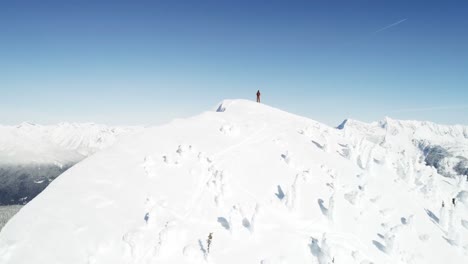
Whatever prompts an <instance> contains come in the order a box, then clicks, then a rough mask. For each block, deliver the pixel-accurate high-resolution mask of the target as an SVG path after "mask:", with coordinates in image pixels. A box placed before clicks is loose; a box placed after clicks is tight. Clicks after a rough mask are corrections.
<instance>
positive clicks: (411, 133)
mask: <svg viewBox="0 0 468 264" xmlns="http://www.w3.org/2000/svg"><path fill="white" fill-rule="evenodd" d="M215 110H217V111H209V112H205V113H202V114H200V115H198V116H195V117H192V118H189V119H183V120H182V119H181V120H175V121H173V122H171V123H169V124H167V125H164V126H159V127H155V128H149V129H145V130H143V131H141V132H140V133H139V134H135V135H133V136H129V137H126V138H125V139H123V140H121V141H118V142H117V143H116V144H114V145H113V146H111V147H109V148H107V149H105V150H103V151H101V152H98V153H96V154H94V155H93V156H91V157H89V158H87V159H85V160H83V161H82V162H80V163H78V164H77V165H75V166H74V167H72V168H71V169H69V170H68V171H66V172H65V173H64V174H62V175H61V176H60V177H59V178H58V179H57V180H55V181H54V182H52V183H51V184H50V185H49V187H48V188H47V189H46V190H45V191H44V192H42V193H41V194H40V195H39V196H37V197H36V198H35V199H34V200H32V201H31V202H30V203H28V204H27V205H26V206H25V207H24V208H23V209H22V210H21V211H20V212H19V213H18V214H17V215H15V216H14V217H13V218H12V219H11V221H10V222H9V223H7V225H6V226H5V227H4V229H3V230H2V232H1V233H0V263H2V264H3V263H5V264H31V263H44V264H55V263H57V264H58V263H67V264H105V263H109V264H118V263H134V264H140V263H142V264H143V263H145V264H146V263H148V264H149V263H235V264H238V263H263V264H266V263H318V264H328V263H345V264H352V263H359V264H370V263H376V264H377V263H378V264H380V263H405V264H419V263H420V264H441V263H457V264H458V263H468V186H467V181H466V175H463V173H464V171H463V169H464V168H466V167H464V166H466V163H464V162H466V156H467V150H468V128H467V127H463V126H439V125H436V124H432V123H424V122H411V121H397V120H392V119H386V120H384V121H382V122H379V123H372V124H365V123H360V122H358V121H353V120H347V121H346V122H344V123H343V124H342V125H340V126H339V127H338V128H332V127H329V126H326V125H324V124H321V123H318V122H315V121H313V120H310V119H307V118H303V117H300V116H296V115H292V114H289V113H286V112H283V111H281V110H278V109H275V108H271V107H269V106H266V105H263V104H257V103H253V102H250V101H245V100H226V101H223V102H222V103H221V104H220V105H219V106H218V107H216V108H215ZM441 149H443V150H441ZM464 164H465V165H464ZM452 198H455V204H453V203H452ZM442 203H444V207H442ZM211 233H212V238H211V239H209V238H208V237H209V235H210V234H211Z"/></svg>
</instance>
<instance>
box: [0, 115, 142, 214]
mask: <svg viewBox="0 0 468 264" xmlns="http://www.w3.org/2000/svg"><path fill="white" fill-rule="evenodd" d="M138 129H139V128H136V127H122V128H118V127H108V126H104V125H97V124H90V123H87V124H70V123H61V124H58V125H51V126H42V125H35V124H31V123H22V124H20V125H18V126H0V205H2V204H23V203H26V202H28V201H29V200H31V199H32V198H34V197H35V196H36V195H37V194H38V193H39V192H41V191H42V190H43V189H44V188H45V187H46V186H47V185H48V184H49V182H50V181H52V180H53V179H55V178H56V177H57V176H59V175H60V174H61V173H62V172H64V171H65V170H67V169H68V168H69V167H71V166H73V165H74V164H76V163H78V162H79V161H81V160H82V159H84V158H85V157H87V156H89V155H91V154H93V153H95V152H96V151H99V150H102V149H104V148H106V147H109V146H110V145H112V144H114V142H115V141H116V140H117V139H118V138H119V137H121V136H123V135H127V134H129V133H132V132H135V131H136V130H138Z"/></svg>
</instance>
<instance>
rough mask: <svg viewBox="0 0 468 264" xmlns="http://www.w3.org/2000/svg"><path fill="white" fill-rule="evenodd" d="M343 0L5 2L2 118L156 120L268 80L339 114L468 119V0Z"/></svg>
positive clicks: (302, 106)
mask: <svg viewBox="0 0 468 264" xmlns="http://www.w3.org/2000/svg"><path fill="white" fill-rule="evenodd" d="M338 2H339V3H338ZM338 2H335V4H332V3H330V2H305V1H304V2H303V1H291V2H288V3H285V2H284V1H235V2H224V1H201V2H196V3H195V2H191V1H185V2H184V1H157V2H155V1H141V2H138V3H135V2H131V1H67V2H64V1H40V2H39V1H21V2H19V1H15V2H2V3H0V58H1V59H0V94H1V96H0V102H1V103H0V124H4V125H13V124H19V123H21V122H23V121H30V122H34V123H39V124H55V123H59V122H95V123H103V124H109V125H139V124H145V125H158V124H162V123H165V122H168V121H170V120H172V119H174V118H184V117H189V116H193V115H197V114H199V113H201V112H203V111H206V110H211V109H213V108H214V107H215V105H216V103H218V102H220V101H221V100H223V99H229V98H231V99H236V98H243V99H250V100H255V93H256V91H257V89H260V91H261V92H262V101H263V102H264V103H265V104H268V105H271V106H274V107H277V108H280V109H282V110H285V111H288V112H291V113H295V114H298V115H302V116H306V117H308V118H311V119H314V120H317V121H320V122H323V123H325V124H328V125H331V126H336V125H338V124H339V123H340V122H341V121H343V120H344V119H346V118H352V119H356V120H360V121H364V122H371V121H378V120H381V119H383V118H384V117H385V116H389V117H391V118H394V119H404V120H424V121H431V122H436V123H441V124H449V125H450V124H461V125H468V100H467V99H468V87H467V86H468V74H467V72H468V49H467V48H466V47H468V34H466V28H468V17H467V16H466V14H467V13H468V3H466V2H462V1H447V2H440V1H411V2H407V1H391V2H385V3H383V2H372V1H352V2H351V1H338Z"/></svg>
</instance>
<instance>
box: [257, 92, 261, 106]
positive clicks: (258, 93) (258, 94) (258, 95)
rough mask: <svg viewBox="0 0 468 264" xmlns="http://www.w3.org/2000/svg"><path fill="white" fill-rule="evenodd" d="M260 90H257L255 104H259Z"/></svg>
mask: <svg viewBox="0 0 468 264" xmlns="http://www.w3.org/2000/svg"><path fill="white" fill-rule="evenodd" d="M260 95H261V94H260V90H257V103H260Z"/></svg>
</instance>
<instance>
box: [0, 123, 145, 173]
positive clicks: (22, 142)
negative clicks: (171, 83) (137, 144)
mask: <svg viewBox="0 0 468 264" xmlns="http://www.w3.org/2000/svg"><path fill="white" fill-rule="evenodd" d="M139 129H140V128H138V127H110V126H106V125H99V124H94V123H59V124H57V125H37V124H33V123H29V122H23V123H21V124H19V125H16V126H5V125H0V162H1V163H15V164H16V163H34V162H35V163H45V162H61V161H66V162H68V161H73V162H74V161H76V160H77V159H82V158H83V157H86V156H89V155H91V154H92V153H94V152H96V151H98V150H101V149H104V148H106V147H108V146H111V145H112V144H113V143H114V142H115V141H116V139H117V137H119V136H120V135H124V134H128V133H130V132H134V131H137V130H139Z"/></svg>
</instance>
